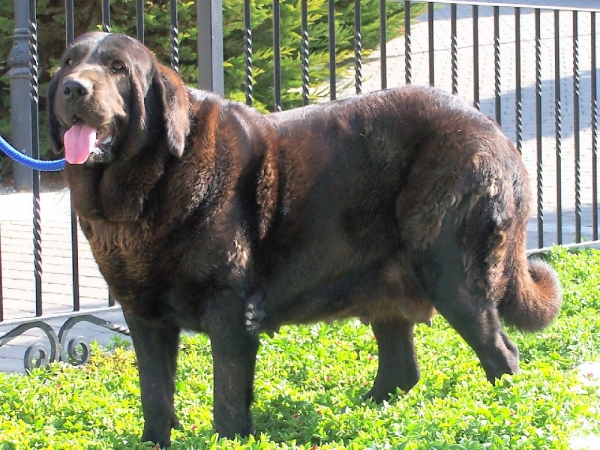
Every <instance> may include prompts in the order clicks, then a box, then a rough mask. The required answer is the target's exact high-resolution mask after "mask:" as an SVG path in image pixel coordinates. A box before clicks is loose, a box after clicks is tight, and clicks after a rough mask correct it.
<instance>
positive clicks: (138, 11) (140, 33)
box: [135, 0, 173, 44]
mask: <svg viewBox="0 0 600 450" xmlns="http://www.w3.org/2000/svg"><path fill="white" fill-rule="evenodd" d="M171 3H173V2H171ZM135 17H136V19H137V27H136V37H137V40H138V41H140V42H141V43H142V44H143V43H144V0H137V2H136V4H135Z"/></svg>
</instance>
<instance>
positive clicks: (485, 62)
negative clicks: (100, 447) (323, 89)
mask: <svg viewBox="0 0 600 450" xmlns="http://www.w3.org/2000/svg"><path fill="white" fill-rule="evenodd" d="M471 11H472V9H471V7H470V6H459V7H458V18H459V20H458V23H457V28H458V36H459V44H458V67H459V72H458V80H459V96H460V97H462V98H463V99H465V100H467V101H469V102H471V101H472V92H473V70H474V69H473V63H472V60H473V56H472V20H471ZM501 11H502V14H501V16H500V17H501V23H500V29H501V36H502V40H501V61H502V63H501V66H502V118H503V123H504V124H505V130H506V132H507V133H508V134H509V136H514V133H515V130H514V126H513V125H512V122H513V121H514V95H515V92H514V86H515V73H514V61H515V60H514V58H515V52H514V49H515V45H514V36H515V26H514V14H513V9H512V8H502V10H501ZM435 17H436V22H435V84H436V85H437V86H439V87H442V88H444V89H446V90H451V76H450V73H451V64H450V20H449V17H450V8H449V6H443V7H441V8H439V9H436V11H435ZM479 17H480V21H479V29H480V98H481V109H482V110H483V111H484V112H485V113H486V114H488V115H490V116H494V77H493V74H494V59H493V54H494V51H493V34H492V30H493V15H492V8H491V7H481V8H480V11H479ZM560 18H561V36H562V37H561V39H562V40H561V47H560V52H561V68H560V77H561V87H562V89H563V92H564V94H565V95H564V99H563V102H562V108H563V114H564V117H563V121H562V129H563V140H562V143H563V154H562V156H563V167H562V171H563V175H562V178H561V182H562V186H563V188H562V195H563V221H564V230H565V237H564V241H563V242H564V243H567V242H570V241H572V240H573V236H574V213H573V208H574V203H573V202H574V195H573V193H574V188H573V186H574V184H573V183H574V182H573V179H574V173H575V172H574V164H573V158H574V156H573V142H574V139H575V136H574V131H573V105H572V104H571V103H572V102H571V98H572V95H571V92H572V91H571V90H572V67H573V60H572V45H573V43H572V38H571V36H572V32H573V25H572V22H571V20H572V14H571V13H567V12H565V13H561V15H560ZM521 28H522V37H521V39H522V42H523V49H522V52H523V53H522V60H523V63H524V64H523V74H522V84H523V86H524V88H523V109H524V111H523V127H524V132H523V138H524V143H523V155H524V159H525V161H526V164H527V166H528V168H529V171H530V174H532V175H535V174H536V157H535V155H536V138H535V137H536V130H535V119H534V107H535V89H534V86H535V64H534V61H535V57H534V37H533V34H532V33H533V30H534V23H533V12H532V10H522V12H521ZM598 28H600V27H598ZM578 34H579V37H580V49H579V53H580V55H582V57H583V55H589V42H590V39H589V38H590V21H589V15H586V14H584V13H581V18H580V23H579V28H578ZM599 37H600V36H599ZM542 48H543V64H542V78H543V80H544V81H543V92H544V94H543V110H544V111H545V113H544V123H543V132H542V139H543V149H544V163H543V170H544V178H543V186H542V188H541V189H542V191H543V193H544V220H545V229H544V245H551V244H552V243H555V242H556V156H555V141H554V135H555V131H554V116H553V111H554V84H553V82H552V81H551V80H553V78H554V72H553V70H554V62H553V61H554V25H553V13H552V12H549V11H544V12H543V13H542ZM387 54H388V58H387V60H388V74H387V75H388V76H387V79H388V86H389V87H392V86H396V85H402V84H404V38H398V39H395V40H392V41H391V42H389V44H388V46H387ZM586 57H587V56H586ZM380 67H381V65H380V61H379V54H378V52H375V53H373V54H372V55H371V56H370V57H369V58H368V59H367V60H366V61H365V62H364V65H363V73H364V84H363V92H368V91H372V90H377V89H379V87H380V84H379V83H380V81H379V80H380ZM412 67H413V82H414V83H420V84H428V70H429V66H428V24H427V21H426V17H425V18H424V19H422V20H420V21H418V22H417V23H415V24H414V25H413V26H412ZM580 68H581V71H582V76H581V82H582V85H581V98H582V106H581V114H582V119H581V123H582V132H581V134H580V139H581V154H582V155H584V156H583V157H582V158H584V161H583V163H582V168H581V180H582V192H581V200H582V203H583V205H584V207H583V211H582V212H583V233H584V236H589V235H590V234H591V231H590V230H591V208H589V204H590V203H591V171H590V170H591V164H590V157H589V155H590V149H591V139H592V138H591V132H590V125H589V114H590V113H589V111H590V106H589V99H590V87H589V80H590V76H591V74H593V73H595V71H596V70H597V69H596V68H591V67H589V61H586V60H583V59H582V60H581V65H580ZM349 83H352V80H350V79H345V80H341V81H340V87H341V92H340V94H339V95H338V97H341V96H343V95H344V93H349V94H351V93H352V88H348V84H349ZM532 178H535V176H532ZM534 185H535V186H537V183H536V182H535V180H534ZM586 205H588V206H586ZM31 211H32V198H31V195H30V194H10V195H2V196H0V219H1V228H0V232H1V255H2V275H3V277H2V282H3V286H2V292H3V301H4V320H5V321H12V320H14V319H18V318H23V317H32V316H34V315H35V305H34V301H33V299H34V297H35V295H34V287H33V286H34V280H33V263H32V261H33V256H32V253H33V250H32V235H31V229H32V225H31V223H32V219H31ZM41 211H42V242H43V254H42V258H43V265H42V269H43V302H44V314H45V315H46V314H60V313H67V312H69V311H70V310H71V309H72V304H71V302H72V300H71V299H72V285H73V283H72V275H71V274H72V268H71V266H72V259H71V250H70V242H71V219H70V206H69V193H68V191H66V190H63V191H58V192H47V193H43V194H42V198H41ZM529 232H530V233H529V247H530V248H535V247H537V225H536V222H535V218H532V221H531V224H530V227H529ZM78 236H79V243H80V245H79V255H80V257H79V270H80V278H79V280H80V281H79V283H80V297H81V308H82V309H86V308H98V307H103V306H105V305H106V304H107V297H108V290H107V288H106V285H105V283H104V281H103V279H102V277H101V276H100V274H99V273H98V270H97V267H96V265H95V263H94V261H93V258H92V257H91V254H90V251H89V247H88V246H87V242H86V240H85V239H84V237H83V236H82V234H81V232H80V231H79V232H78ZM102 317H105V318H107V319H109V320H113V321H115V322H117V323H121V324H122V323H123V318H122V315H121V313H120V312H119V310H118V309H117V310H113V311H111V312H110V313H105V314H102ZM64 320H65V319H62V320H58V321H52V322H50V323H51V325H53V326H54V327H55V330H58V328H59V327H60V326H61V325H62V323H64ZM11 328H13V326H11V327H7V326H5V325H1V324H0V336H1V335H3V334H4V333H5V332H7V331H8V330H9V329H11ZM79 334H81V335H84V336H86V337H87V338H89V339H92V340H98V341H99V342H100V343H101V344H106V343H108V342H109V341H110V339H111V337H112V336H113V333H112V332H108V331H105V330H104V329H103V328H100V327H98V326H95V325H90V324H88V323H85V322H84V323H80V324H78V325H77V326H76V327H75V328H74V329H73V331H72V332H71V333H70V334H69V336H71V337H75V336H77V335H79ZM40 341H41V342H46V343H47V342H48V341H47V340H46V339H44V337H43V334H42V333H40V332H37V331H35V330H32V331H31V332H28V333H27V334H26V335H23V336H21V337H19V338H17V339H16V340H14V341H12V342H11V344H10V345H8V346H5V347H2V348H0V370H2V371H20V372H22V371H23V354H24V351H25V349H26V348H27V347H28V346H30V345H31V344H33V343H35V342H40Z"/></svg>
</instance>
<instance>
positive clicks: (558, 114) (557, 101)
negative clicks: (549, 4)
mask: <svg viewBox="0 0 600 450" xmlns="http://www.w3.org/2000/svg"><path fill="white" fill-rule="evenodd" d="M560 81H561V73H560V11H559V10H554V141H555V146H556V243H557V244H559V245H560V244H562V243H563V231H562V228H563V218H562V99H561V96H562V93H561V89H560Z"/></svg>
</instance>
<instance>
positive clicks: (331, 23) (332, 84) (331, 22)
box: [327, 0, 337, 100]
mask: <svg viewBox="0 0 600 450" xmlns="http://www.w3.org/2000/svg"><path fill="white" fill-rule="evenodd" d="M328 6H329V8H328V13H329V15H328V16H327V26H328V28H329V99H330V100H335V97H336V81H337V80H336V75H335V60H336V58H335V0H329V2H328Z"/></svg>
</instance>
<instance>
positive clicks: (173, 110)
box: [152, 64, 190, 158]
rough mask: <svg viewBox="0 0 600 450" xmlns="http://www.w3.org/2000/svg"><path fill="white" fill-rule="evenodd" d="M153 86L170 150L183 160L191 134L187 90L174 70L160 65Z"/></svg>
mask: <svg viewBox="0 0 600 450" xmlns="http://www.w3.org/2000/svg"><path fill="white" fill-rule="evenodd" d="M152 84H153V89H154V91H155V93H156V94H157V96H158V102H159V103H160V106H161V108H162V114H163V118H164V124H165V128H166V129H165V132H166V135H167V141H168V144H169V150H170V151H171V153H172V154H173V155H175V156H176V157H178V158H181V156H182V155H183V150H184V148H185V140H186V138H187V135H188V134H189V132H190V111H189V100H188V96H187V89H186V87H185V85H184V83H183V81H182V80H181V78H180V77H179V75H178V74H177V73H176V72H175V71H174V70H171V69H169V68H167V67H165V66H162V65H160V64H157V65H156V70H155V75H154V80H153V83H152Z"/></svg>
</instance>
